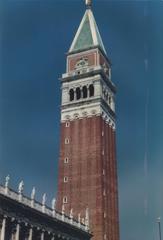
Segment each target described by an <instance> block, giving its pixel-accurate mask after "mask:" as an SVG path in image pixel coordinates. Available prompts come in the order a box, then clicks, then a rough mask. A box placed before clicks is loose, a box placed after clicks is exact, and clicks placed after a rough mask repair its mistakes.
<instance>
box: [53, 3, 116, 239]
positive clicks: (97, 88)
mask: <svg viewBox="0 0 163 240" xmlns="http://www.w3.org/2000/svg"><path fill="white" fill-rule="evenodd" d="M86 2H87V5H88V7H87V9H86V12H85V14H84V16H83V19H82V21H81V23H80V26H79V28H78V31H77V33H76V35H75V38H74V40H73V42H72V45H71V47H70V49H69V51H68V54H67V69H66V73H65V74H63V75H62V78H61V84H62V87H61V90H62V103H61V140H60V141H61V142H60V159H59V179H58V195H57V208H58V210H61V209H62V206H63V205H64V208H65V212H66V214H67V215H69V214H70V212H71V213H72V212H73V215H74V217H76V218H80V219H81V221H82V219H83V218H84V217H85V211H86V209H89V223H90V228H91V230H92V232H93V235H94V238H93V239H94V240H102V239H109V240H119V220H118V219H119V217H118V187H117V166H116V141H115V93H116V88H115V85H114V84H113V83H112V80H111V63H110V61H109V59H108V57H107V53H106V50H105V47H104V45H103V42H102V39H101V36H100V33H99V30H98V27H97V25H96V21H95V18H94V16H93V12H92V10H91V6H90V5H91V1H89V0H87V1H86Z"/></svg>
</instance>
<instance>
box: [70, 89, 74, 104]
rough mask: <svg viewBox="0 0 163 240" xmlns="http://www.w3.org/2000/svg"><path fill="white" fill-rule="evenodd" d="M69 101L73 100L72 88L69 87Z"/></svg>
mask: <svg viewBox="0 0 163 240" xmlns="http://www.w3.org/2000/svg"><path fill="white" fill-rule="evenodd" d="M69 94H70V101H73V100H74V90H73V89H70V92H69Z"/></svg>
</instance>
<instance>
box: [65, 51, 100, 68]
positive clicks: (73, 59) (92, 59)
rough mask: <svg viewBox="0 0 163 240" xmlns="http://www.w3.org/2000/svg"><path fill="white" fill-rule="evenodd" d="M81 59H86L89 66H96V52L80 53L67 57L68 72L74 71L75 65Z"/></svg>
mask: <svg viewBox="0 0 163 240" xmlns="http://www.w3.org/2000/svg"><path fill="white" fill-rule="evenodd" d="M81 58H88V65H89V66H96V65H97V51H94V52H91V53H80V54H78V55H75V56H73V55H72V56H70V57H68V72H69V71H73V70H75V65H76V63H77V62H78V61H79V60H80V59H81Z"/></svg>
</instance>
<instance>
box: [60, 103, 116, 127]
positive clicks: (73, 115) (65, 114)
mask: <svg viewBox="0 0 163 240" xmlns="http://www.w3.org/2000/svg"><path fill="white" fill-rule="evenodd" d="M96 116H101V117H102V118H103V119H104V120H105V122H106V123H107V124H109V125H110V126H111V127H112V128H113V129H114V130H115V128H116V125H115V120H114V119H113V117H111V115H110V114H109V113H107V112H106V111H105V110H104V109H103V108H102V107H101V106H100V105H99V106H98V105H95V106H91V107H86V108H84V107H83V108H76V109H75V108H74V109H63V110H62V112H61V122H67V121H74V120H76V119H83V118H91V117H96Z"/></svg>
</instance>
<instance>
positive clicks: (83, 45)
mask: <svg viewBox="0 0 163 240" xmlns="http://www.w3.org/2000/svg"><path fill="white" fill-rule="evenodd" d="M94 46H99V47H100V48H101V49H102V50H103V51H104V52H105V54H106V50H105V47H104V45H103V42H102V39H101V36H100V33H99V30H98V27H97V24H96V21H95V18H94V16H93V13H92V10H91V9H87V10H86V12H85V14H84V17H83V19H82V21H81V23H80V26H79V28H78V31H77V33H76V35H75V38H74V40H73V42H72V45H71V47H70V49H69V53H71V52H74V51H82V50H84V49H87V48H90V47H94Z"/></svg>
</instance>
